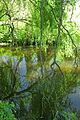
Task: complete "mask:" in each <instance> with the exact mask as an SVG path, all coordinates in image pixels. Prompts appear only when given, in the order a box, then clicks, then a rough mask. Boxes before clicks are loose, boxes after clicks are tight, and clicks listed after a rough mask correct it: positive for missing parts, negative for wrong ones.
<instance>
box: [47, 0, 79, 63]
mask: <svg viewBox="0 0 80 120" xmlns="http://www.w3.org/2000/svg"><path fill="white" fill-rule="evenodd" d="M47 4H48V5H49V7H50V8H51V11H52V13H53V15H54V19H55V21H56V23H57V25H59V23H60V20H58V19H57V17H56V15H55V12H54V8H53V6H52V5H50V4H49V3H48V1H47ZM61 8H62V10H61V11H62V14H63V12H64V11H63V0H61ZM61 16H62V15H61ZM60 18H61V17H60ZM61 27H62V28H63V29H64V30H65V31H66V32H67V35H68V36H69V38H70V40H71V42H72V44H73V46H74V47H75V63H76V64H77V61H76V58H77V46H76V44H75V43H74V40H73V38H72V36H71V34H70V32H69V31H68V30H67V29H66V28H65V27H64V25H63V24H61V25H60V30H61V31H62V32H63V29H62V28H61ZM58 29H59V28H58ZM58 34H59V32H58Z"/></svg>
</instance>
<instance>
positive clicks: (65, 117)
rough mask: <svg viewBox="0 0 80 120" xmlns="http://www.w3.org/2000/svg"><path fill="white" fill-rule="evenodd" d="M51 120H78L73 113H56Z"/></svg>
mask: <svg viewBox="0 0 80 120" xmlns="http://www.w3.org/2000/svg"><path fill="white" fill-rule="evenodd" d="M53 120H78V118H77V117H76V114H75V113H68V112H64V111H62V112H57V113H56V115H55V118H54V119H53Z"/></svg>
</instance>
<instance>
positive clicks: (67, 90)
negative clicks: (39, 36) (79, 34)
mask: <svg viewBox="0 0 80 120" xmlns="http://www.w3.org/2000/svg"><path fill="white" fill-rule="evenodd" d="M53 61H54V57H53V48H52V47H48V48H46V49H43V50H42V51H40V49H39V48H38V47H37V48H36V47H26V48H22V47H18V48H15V47H13V48H7V47H1V48H0V99H2V100H8V101H9V102H12V101H13V102H14V104H15V106H16V111H17V112H16V117H17V118H18V119H20V120H53V116H54V115H55V113H56V112H57V111H68V112H74V113H75V112H77V115H78V116H80V62H79V63H78V68H75V65H74V64H73V60H72V59H65V60H64V59H63V58H62V57H61V56H59V57H58V58H57V62H58V64H59V65H60V68H61V70H62V72H63V74H64V76H63V74H62V73H61V72H60V71H59V69H58V67H57V66H54V67H53V69H52V68H51V67H50V65H51V63H52V62H53Z"/></svg>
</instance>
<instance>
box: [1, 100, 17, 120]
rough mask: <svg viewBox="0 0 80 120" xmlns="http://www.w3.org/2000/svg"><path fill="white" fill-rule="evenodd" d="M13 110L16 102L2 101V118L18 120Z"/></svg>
mask: <svg viewBox="0 0 80 120" xmlns="http://www.w3.org/2000/svg"><path fill="white" fill-rule="evenodd" d="M12 110H14V104H9V103H8V102H2V101H0V120H16V118H15V116H14V114H13V112H12Z"/></svg>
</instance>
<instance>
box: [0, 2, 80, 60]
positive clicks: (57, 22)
mask: <svg viewBox="0 0 80 120" xmlns="http://www.w3.org/2000/svg"><path fill="white" fill-rule="evenodd" d="M77 2H78V1H75V0H70V1H69V0H34V1H33V0H6V1H5V0H1V1H0V41H1V42H11V43H12V44H13V45H14V44H15V45H31V44H33V45H46V44H48V45H55V47H54V53H55V55H54V56H55V60H56V53H57V52H58V51H59V50H61V52H62V53H64V54H65V55H66V56H68V57H70V56H72V55H73V51H75V54H76V56H77V47H76V44H75V43H76V42H77V41H78V39H79V30H78V27H77V25H76V23H75V22H74V21H72V17H73V14H74V9H75V6H76V3H77ZM69 11H70V12H71V14H70V16H68V13H69ZM76 31H77V32H76ZM74 33H75V34H74ZM76 36H77V37H76Z"/></svg>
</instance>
